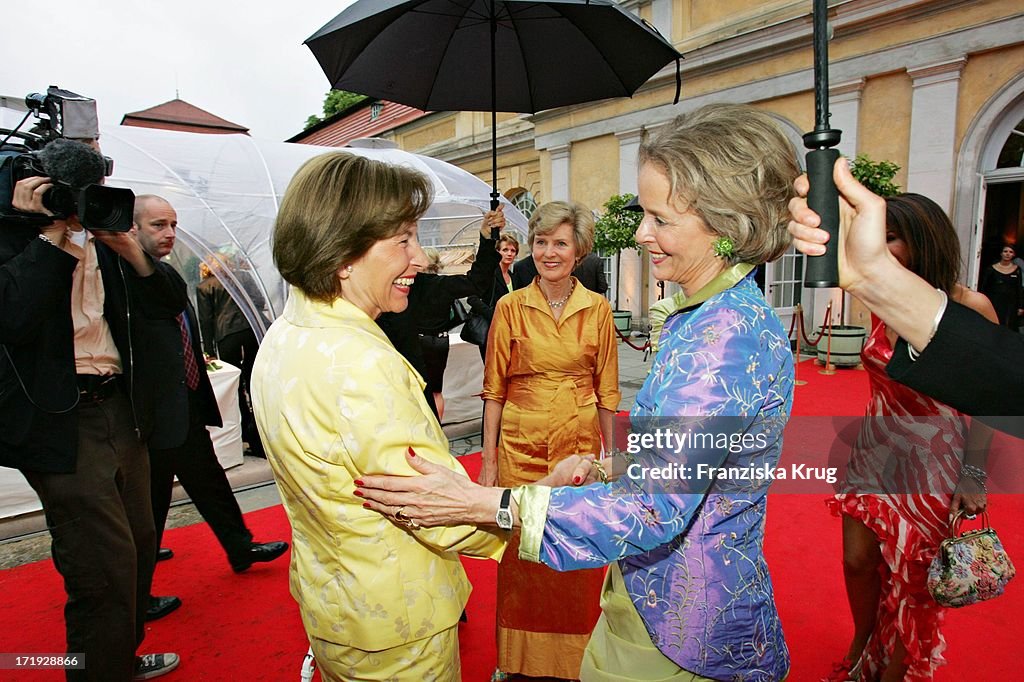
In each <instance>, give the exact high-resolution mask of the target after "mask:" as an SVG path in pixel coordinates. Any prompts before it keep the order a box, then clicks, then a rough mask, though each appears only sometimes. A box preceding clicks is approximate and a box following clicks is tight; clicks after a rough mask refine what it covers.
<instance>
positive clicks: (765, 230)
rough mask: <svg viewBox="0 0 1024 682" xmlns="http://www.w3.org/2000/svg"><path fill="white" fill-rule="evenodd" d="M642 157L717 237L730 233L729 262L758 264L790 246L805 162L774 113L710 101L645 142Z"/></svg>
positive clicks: (640, 161) (777, 255)
mask: <svg viewBox="0 0 1024 682" xmlns="http://www.w3.org/2000/svg"><path fill="white" fill-rule="evenodd" d="M638 161H639V165H641V166H642V165H643V164H645V163H650V164H654V165H655V166H657V167H658V168H660V169H661V170H662V171H663V172H664V173H665V174H666V175H667V176H668V179H669V184H670V186H671V188H672V193H673V195H675V198H677V199H678V201H679V202H681V203H682V204H684V205H687V206H689V207H690V208H692V209H693V211H694V212H695V213H696V214H697V215H698V216H700V218H701V219H703V220H704V222H705V224H706V225H707V226H708V228H709V229H710V230H711V231H712V232H713V233H715V234H716V235H717V236H719V237H728V238H729V239H731V240H732V242H733V245H734V252H733V254H734V255H733V257H732V258H731V262H732V263H739V262H744V263H753V264H755V265H760V264H761V263H766V262H769V261H773V260H775V259H776V258H778V257H779V256H781V255H782V254H783V253H784V252H785V250H786V248H787V247H788V246H789V244H790V236H789V232H788V231H787V230H786V224H787V223H788V222H789V200H790V199H791V198H792V197H793V194H794V190H793V180H794V179H796V177H797V176H798V175H799V174H800V167H799V165H798V164H797V159H796V152H795V150H794V149H793V145H792V144H790V142H789V140H788V139H787V138H786V136H785V135H784V134H783V132H782V130H781V129H780V128H779V124H778V123H777V122H776V121H775V119H774V118H772V117H771V116H770V115H769V114H767V113H765V112H763V111H760V110H758V109H755V108H754V107H751V106H747V105H737V104H709V105H707V106H704V107H701V108H700V109H697V110H696V111H694V112H691V113H689V114H683V115H682V116H679V117H677V118H676V119H675V120H674V121H672V122H671V123H669V124H668V125H667V126H665V128H664V129H663V130H662V131H661V132H659V133H658V134H657V135H655V136H654V138H653V139H651V140H647V141H645V142H644V143H642V144H641V145H640V153H639V159H638Z"/></svg>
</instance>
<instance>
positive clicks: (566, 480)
mask: <svg viewBox="0 0 1024 682" xmlns="http://www.w3.org/2000/svg"><path fill="white" fill-rule="evenodd" d="M592 462H594V455H569V456H568V457H566V458H565V459H563V460H561V461H560V462H559V463H558V464H556V465H555V468H554V469H552V470H551V473H549V474H548V475H547V476H545V477H544V478H542V479H541V480H540V481H537V484H538V485H546V486H550V487H552V488H558V487H560V486H564V485H571V486H578V485H587V484H589V483H593V482H594V481H596V480H597V472H596V471H595V469H594V465H593V464H592Z"/></svg>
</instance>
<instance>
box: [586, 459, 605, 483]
mask: <svg viewBox="0 0 1024 682" xmlns="http://www.w3.org/2000/svg"><path fill="white" fill-rule="evenodd" d="M590 468H591V469H593V470H594V473H595V474H596V475H597V477H598V479H600V481H601V483H608V472H607V471H605V469H604V463H603V461H602V460H599V459H592V460H590Z"/></svg>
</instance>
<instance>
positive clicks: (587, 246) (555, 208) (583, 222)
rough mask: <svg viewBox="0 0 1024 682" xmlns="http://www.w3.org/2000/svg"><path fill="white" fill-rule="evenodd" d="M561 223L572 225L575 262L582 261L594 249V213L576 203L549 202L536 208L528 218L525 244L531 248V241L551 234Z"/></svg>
mask: <svg viewBox="0 0 1024 682" xmlns="http://www.w3.org/2000/svg"><path fill="white" fill-rule="evenodd" d="M562 223H569V224H570V225H572V238H573V241H574V242H575V244H576V260H577V262H578V261H581V260H583V258H584V257H585V256H586V255H587V254H588V253H590V250H591V249H593V248H594V212H593V211H591V210H590V209H589V208H587V207H586V206H584V205H583V204H581V203H579V202H577V201H549V202H547V203H546V204H541V205H540V206H538V207H537V210H536V211H534V212H533V215H532V216H530V232H529V235H528V236H527V242H528V243H529V244H530V247H531V248H532V247H533V240H534V238H535V237H536V236H537V235H538V234H541V235H544V234H551V233H552V232H554V231H555V230H557V229H558V226H559V225H561V224H562Z"/></svg>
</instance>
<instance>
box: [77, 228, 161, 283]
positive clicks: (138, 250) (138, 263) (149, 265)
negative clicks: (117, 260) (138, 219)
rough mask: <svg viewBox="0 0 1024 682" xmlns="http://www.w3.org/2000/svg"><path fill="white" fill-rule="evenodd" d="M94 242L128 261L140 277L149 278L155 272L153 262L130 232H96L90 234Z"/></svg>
mask: <svg viewBox="0 0 1024 682" xmlns="http://www.w3.org/2000/svg"><path fill="white" fill-rule="evenodd" d="M92 236H93V237H95V238H96V241H99V242H103V243H104V244H106V245H107V246H109V247H110V248H111V249H112V250H113V251H114V252H115V253H116V254H117V255H119V256H121V258H124V259H125V260H126V261H128V264H129V265H131V266H132V267H133V268H135V272H137V273H138V274H139V276H140V277H149V276H150V275H152V274H153V273H154V272H155V271H156V267H155V266H154V265H153V261H152V260H151V259H150V257H149V256H147V255H146V252H145V251H143V250H142V245H141V244H139V240H138V239H137V238H136V237H135V235H134V234H132V233H131V232H108V231H106V230H96V231H95V232H93V233H92Z"/></svg>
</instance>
